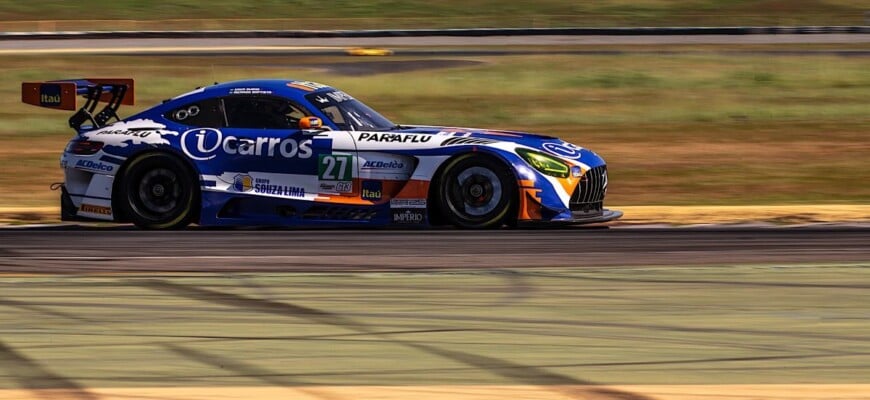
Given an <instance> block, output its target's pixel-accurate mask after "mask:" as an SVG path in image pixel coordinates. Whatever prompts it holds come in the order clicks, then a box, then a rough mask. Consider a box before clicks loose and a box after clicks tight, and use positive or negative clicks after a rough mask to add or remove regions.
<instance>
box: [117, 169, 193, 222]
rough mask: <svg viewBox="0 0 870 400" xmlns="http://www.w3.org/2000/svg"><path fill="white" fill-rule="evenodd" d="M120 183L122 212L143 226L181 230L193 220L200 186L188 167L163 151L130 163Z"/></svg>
mask: <svg viewBox="0 0 870 400" xmlns="http://www.w3.org/2000/svg"><path fill="white" fill-rule="evenodd" d="M125 171H126V172H125V173H124V175H123V178H122V180H121V184H120V191H119V194H120V196H119V197H120V200H121V204H120V206H121V207H122V210H123V211H124V215H125V216H126V217H127V218H129V219H130V221H131V222H133V224H135V225H136V226H138V227H139V228H142V229H180V228H184V227H185V226H187V225H188V224H190V222H191V221H192V220H193V218H194V215H195V211H194V209H195V207H194V205H195V203H196V201H197V200H198V198H199V185H198V184H197V181H196V178H195V175H194V174H193V172H192V171H191V170H190V168H189V167H188V166H187V165H186V164H185V163H184V162H183V161H182V160H180V159H178V158H177V157H174V156H172V155H169V154H166V153H149V154H145V155H143V156H141V157H138V158H136V159H134V160H133V161H131V162H130V164H129V165H128V166H127V168H126V169H125Z"/></svg>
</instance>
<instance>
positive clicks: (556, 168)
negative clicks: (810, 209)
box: [517, 149, 568, 178]
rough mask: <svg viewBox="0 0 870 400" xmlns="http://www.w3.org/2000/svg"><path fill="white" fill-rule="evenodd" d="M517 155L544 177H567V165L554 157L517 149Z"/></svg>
mask: <svg viewBox="0 0 870 400" xmlns="http://www.w3.org/2000/svg"><path fill="white" fill-rule="evenodd" d="M517 154H519V155H520V157H522V158H523V160H526V162H527V163H529V165H531V166H532V167H534V168H535V169H536V170H538V171H540V172H541V173H543V174H544V175H550V176H555V177H557V178H567V177H568V164H566V163H565V162H563V161H562V160H560V159H558V158H556V157H553V156H548V155H546V154H544V153H538V152H537V151H532V150H528V149H517Z"/></svg>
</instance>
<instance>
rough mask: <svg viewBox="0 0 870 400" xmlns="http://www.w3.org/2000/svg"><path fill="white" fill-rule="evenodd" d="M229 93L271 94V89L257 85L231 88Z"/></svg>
mask: <svg viewBox="0 0 870 400" xmlns="http://www.w3.org/2000/svg"><path fill="white" fill-rule="evenodd" d="M230 94H272V91H271V90H268V89H262V88H257V87H245V88H232V89H230Z"/></svg>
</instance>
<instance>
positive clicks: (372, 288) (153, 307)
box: [0, 264, 870, 388]
mask: <svg viewBox="0 0 870 400" xmlns="http://www.w3.org/2000/svg"><path fill="white" fill-rule="evenodd" d="M868 271H870V269H868V266H867V265H864V264H858V265H818V266H793V265H776V266H734V265H725V266H715V267H683V268H673V267H654V268H627V269H622V268H616V269H613V268H610V269H595V268H558V269H556V268H553V269H525V270H515V271H497V272H493V271H474V270H471V271H445V272H438V271H434V272H432V271H430V272H414V273H364V274H329V273H312V274H274V273H270V274H233V275H211V274H194V275H187V276H164V277H157V278H153V277H145V276H137V275H130V276H125V275H121V276H41V277H32V276H31V277H10V276H7V277H3V278H0V291H2V293H3V302H2V303H0V345H2V346H5V347H6V348H11V349H13V350H14V351H15V352H16V353H17V354H19V355H21V356H22V357H25V358H27V359H28V360H29V362H28V364H30V365H41V366H43V369H44V370H46V371H50V375H52V376H53V378H52V376H48V374H49V373H43V374H41V375H39V376H37V375H36V374H35V373H34V372H33V371H34V368H32V367H30V366H29V365H25V364H24V363H21V362H16V361H14V360H6V359H4V358H3V357H0V388H15V387H16V386H18V385H19V384H22V382H23V384H25V385H26V384H30V385H37V384H38V382H48V383H44V384H51V382H58V381H60V379H58V378H59V377H65V378H66V379H70V380H73V381H75V382H76V383H77V384H79V385H81V386H83V387H86V388H87V387H152V386H158V387H161V386H162V387H166V386H172V387H184V386H222V385H223V386H257V385H270V386H276V385H282V386H283V385H286V386H297V385H302V384H307V385H446V384H460V385H462V384H472V385H505V384H533V385H536V384H544V385H546V384H557V383H562V384H568V383H571V380H576V381H577V382H585V383H596V384H674V383H679V384H755V383H758V384H789V383H868V382H870V381H868V377H870V374H868V371H867V368H868V367H867V366H868V361H870V360H868V356H867V354H868V352H870V343H868V341H867V340H866V337H867V334H868V332H870V323H868V319H867V318H866V305H867V301H868V293H867V290H866V289H863V288H860V287H856V286H855V283H856V282H867V280H868V278H870V277H868ZM771 293H775V295H771ZM0 351H2V348H0ZM554 375H555V376H558V377H559V378H558V379H556V380H554V378H553V376H554ZM51 379H54V380H53V381H52V380H51ZM55 384H56V383H55Z"/></svg>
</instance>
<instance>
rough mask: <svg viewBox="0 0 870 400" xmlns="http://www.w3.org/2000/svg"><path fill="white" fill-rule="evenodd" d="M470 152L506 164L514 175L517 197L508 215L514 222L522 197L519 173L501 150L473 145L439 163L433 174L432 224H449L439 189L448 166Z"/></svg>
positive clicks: (430, 196)
mask: <svg viewBox="0 0 870 400" xmlns="http://www.w3.org/2000/svg"><path fill="white" fill-rule="evenodd" d="M470 154H474V155H477V156H480V157H487V158H489V159H491V160H493V161H495V162H497V163H500V164H502V165H504V166H505V168H506V170H507V171H508V172H509V173H510V175H511V176H512V177H513V181H514V183H515V184H516V185H517V186H516V189H517V190H516V191H515V192H516V193H514V194H515V198H514V201H513V202H512V206H511V207H513V208H514V209H513V210H509V211H508V215H509V217H508V218H509V219H508V223H509V224H512V223H513V222H514V221H515V220H516V218H517V212H516V211H517V210H516V208H517V205H518V203H519V199H520V197H519V196H520V190H519V181H518V180H517V179H518V178H517V173H516V171H515V170H514V167H513V164H511V162H510V160H508V159H507V158H505V157H504V155H502V154H500V153H499V152H497V151H493V150H491V149H489V148H486V147H483V148H482V147H473V148H469V149H467V150H464V151H460V152H457V153H455V154H453V155H451V156H450V157H449V158H447V159H446V160H444V162H442V163H441V164H440V165H438V168H437V169H436V170H435V172H434V173H433V174H432V181H431V184H430V185H429V193H427V203H428V204H430V205H429V206H428V207H427V208H428V214H429V215H428V217H429V222H430V224H432V225H445V224H448V222H446V217H445V216H444V215H443V214H442V212H441V205H440V201H441V200H440V199H439V198H438V189H439V187H440V185H441V179H442V178H443V175H444V172H445V170H446V168H447V166H449V165H450V164H451V163H452V162H453V161H454V160H456V159H457V158H460V157H464V156H467V155H470Z"/></svg>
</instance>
